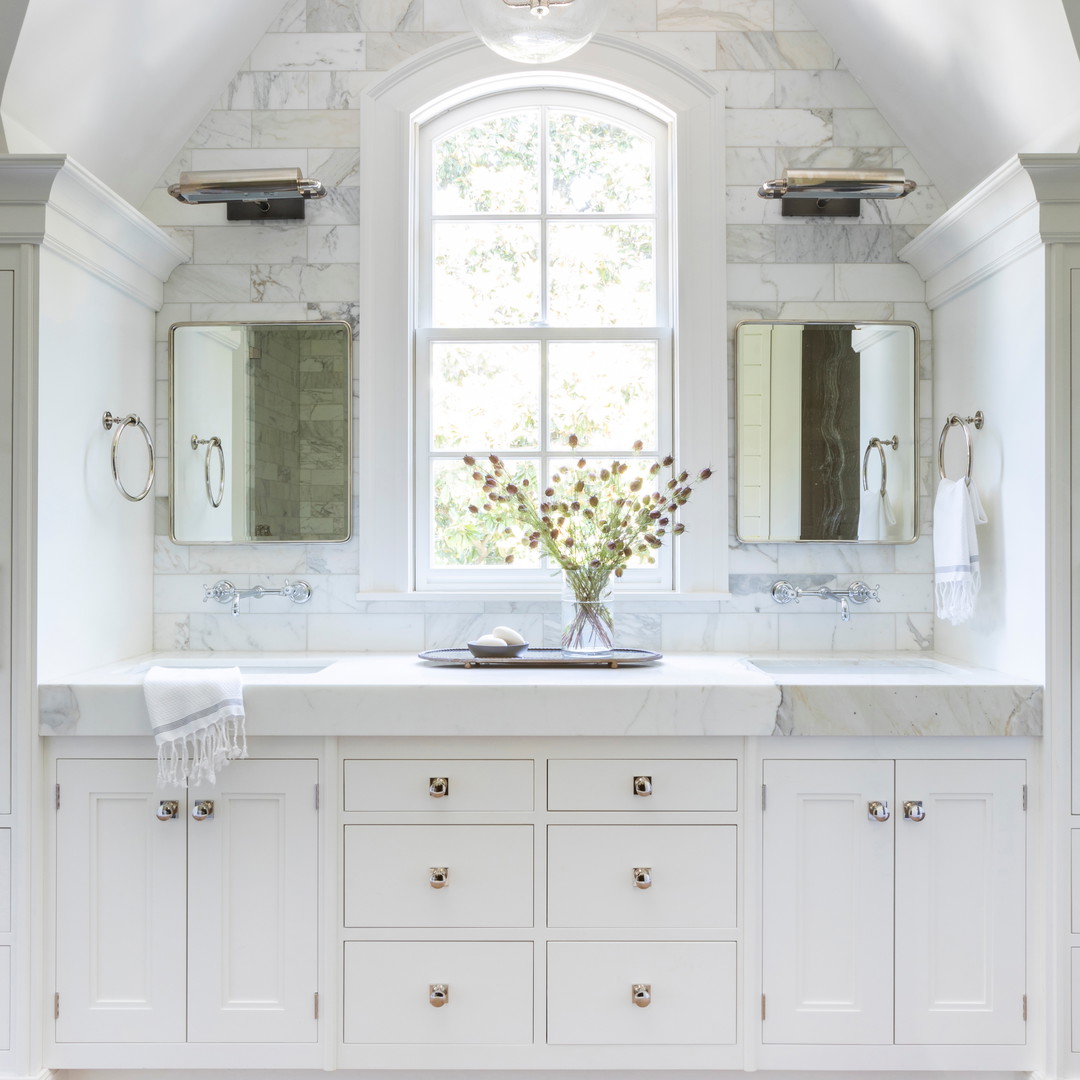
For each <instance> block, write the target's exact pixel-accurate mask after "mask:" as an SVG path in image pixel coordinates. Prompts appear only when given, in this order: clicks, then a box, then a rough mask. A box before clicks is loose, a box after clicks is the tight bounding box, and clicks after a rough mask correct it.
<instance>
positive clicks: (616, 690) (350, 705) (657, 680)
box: [39, 652, 1043, 737]
mask: <svg viewBox="0 0 1080 1080" xmlns="http://www.w3.org/2000/svg"><path fill="white" fill-rule="evenodd" d="M891 655H892V657H894V658H895V666H894V667H890V658H889V656H883V654H875V661H876V663H874V664H873V665H872V666H870V667H866V666H865V663H866V661H865V658H862V659H860V658H858V657H851V658H848V660H847V661H846V666H845V660H844V658H843V657H837V656H835V655H833V656H830V657H828V658H827V660H828V662H829V663H828V666H826V667H825V668H820V667H818V668H814V663H813V661H812V662H811V664H809V665H807V666H808V667H809V668H810V671H809V673H808V672H807V671H803V672H801V673H800V672H799V671H798V670H786V671H781V672H780V673H778V674H767V673H766V672H764V671H762V670H761V669H759V668H757V667H755V666H753V664H752V663H751V662H750V661H749V658H748V657H747V656H746V655H745V654H738V653H701V652H698V653H682V654H674V655H669V656H665V657H664V659H663V660H661V661H659V662H657V663H655V664H649V665H645V666H641V667H623V668H619V669H618V670H610V669H608V668H604V667H573V668H571V667H553V668H513V669H511V668H501V667H479V668H469V669H466V668H463V667H448V666H442V665H437V664H432V663H427V662H425V661H422V660H419V659H418V658H417V657H416V655H415V654H412V653H408V654H401V653H365V654H356V653H353V654H345V653H326V654H316V653H297V652H291V653H266V652H260V653H247V654H243V653H235V654H224V655H223V654H221V653H205V654H201V655H200V654H198V653H192V652H182V653H176V652H171V653H153V654H148V655H146V656H142V657H137V658H133V659H131V660H127V661H122V662H120V663H116V664H111V665H107V666H105V667H102V668H97V669H95V670H92V671H88V672H83V673H80V674H77V675H73V676H70V677H66V678H63V679H56V680H54V681H52V682H49V683H47V684H43V685H42V686H41V687H40V688H39V691H40V708H39V713H40V716H39V719H40V730H41V734H43V735H94V736H131V735H136V736H137V735H149V721H148V718H147V715H146V709H145V705H144V703H143V694H142V682H143V677H144V675H145V673H146V671H147V670H148V668H149V667H150V666H151V665H153V664H162V665H165V666H170V665H172V666H185V667H198V666H200V664H202V665H205V666H207V667H223V666H229V665H230V664H236V665H238V666H240V668H241V672H242V678H243V682H244V704H245V707H246V710H247V727H248V734H249V735H252V736H258V735H274V736H282V735H285V736H288V735H303V736H311V735H321V736H350V735H379V736H384V735H403V736H447V735H451V736H452V735H461V736H502V735H528V736H566V735H592V736H610V737H618V736H642V735H644V736H649V735H656V736H671V735H691V736H693V735H699V736H700V735H709V736H717V735H733V736H770V735H775V736H814V735H819V736H820V735H832V736H852V735H856V736H865V735H870V736H894V735H904V736H910V735H924V736H925V735H929V736H1024V735H1028V736H1031V735H1036V736H1037V735H1041V734H1042V708H1043V705H1042V702H1043V691H1042V687H1041V686H1040V685H1039V684H1037V683H1033V682H1031V681H1030V680H1025V679H1021V678H1018V677H1015V676H1010V675H1007V674H1004V673H1001V672H996V671H990V670H987V669H984V668H977V667H972V666H970V665H967V664H963V663H960V662H958V661H953V660H950V659H948V658H939V657H932V658H928V657H926V655H925V654H922V656H921V658H920V659H921V660H922V661H923V666H921V667H920V666H916V665H914V664H912V662H911V654H910V653H907V654H904V653H895V654H891ZM771 659H773V660H781V661H783V660H784V658H783V657H780V656H774V657H772V658H771ZM788 659H790V658H788ZM822 659H826V658H819V659H818V662H820V660H822ZM837 660H839V661H840V664H839V665H837V664H836V663H835V662H836V661H837ZM882 661H883V662H882ZM795 667H796V668H797V667H798V665H795Z"/></svg>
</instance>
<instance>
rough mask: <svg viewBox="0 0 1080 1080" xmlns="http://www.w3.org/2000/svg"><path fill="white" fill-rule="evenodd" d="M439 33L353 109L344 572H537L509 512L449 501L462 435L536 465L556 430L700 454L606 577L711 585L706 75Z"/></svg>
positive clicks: (715, 525)
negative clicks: (348, 557) (686, 522)
mask: <svg viewBox="0 0 1080 1080" xmlns="http://www.w3.org/2000/svg"><path fill="white" fill-rule="evenodd" d="M442 52H443V55H442V56H441V57H439V58H438V59H432V58H431V57H428V58H427V59H426V60H425V61H423V62H422V61H419V60H418V61H415V62H413V63H412V64H411V65H406V66H405V67H404V68H402V69H399V71H397V72H395V73H392V74H391V75H390V76H387V77H386V79H385V80H384V81H383V82H382V83H381V84H378V85H377V86H375V87H374V88H373V89H372V90H371V91H369V96H368V99H367V103H366V105H365V108H364V113H363V115H362V118H361V122H362V125H364V130H363V131H362V136H363V138H364V143H365V153H364V162H363V165H364V169H365V173H364V183H363V185H362V189H361V190H362V198H363V200H364V213H363V221H364V226H363V229H364V230H365V232H366V235H364V237H363V239H364V241H365V245H364V258H365V259H366V265H365V269H364V280H365V288H364V292H363V295H362V304H361V307H362V310H361V328H362V332H363V333H362V339H361V345H360V348H359V350H358V354H359V355H358V360H359V366H360V368H361V398H362V401H361V420H360V429H359V434H358V441H357V445H358V450H359V454H360V458H361V462H360V472H359V476H360V482H359V490H360V515H359V523H360V524H359V530H358V531H359V533H360V545H361V551H362V558H361V585H360V588H361V591H362V593H367V594H378V595H385V594H386V593H387V592H393V593H398V594H403V593H408V592H410V591H415V592H417V593H419V594H424V595H427V596H430V595H431V594H432V593H438V592H443V591H445V592H448V593H456V594H460V593H461V592H469V591H473V592H476V593H491V592H499V593H500V594H501V595H506V594H508V593H515V592H523V593H528V592H546V591H552V590H554V589H555V588H556V585H555V583H554V581H553V576H552V568H550V567H547V566H545V565H544V563H543V561H542V560H541V558H540V557H539V556H538V555H537V554H536V553H535V552H530V551H529V549H528V548H525V547H522V546H521V544H520V542H519V537H518V536H517V535H515V533H514V531H513V529H512V528H511V531H510V533H509V534H503V533H501V532H499V531H498V529H497V528H496V527H495V526H496V522H495V519H494V518H493V517H489V516H488V515H485V513H484V512H483V510H481V513H480V514H478V515H474V514H471V513H470V511H469V509H468V507H469V504H470V503H473V504H474V505H475V504H476V503H477V496H478V488H477V486H476V485H475V482H474V481H473V480H472V479H471V477H470V475H469V470H468V469H467V468H465V467H464V466H463V463H462V456H463V455H464V454H465V453H470V454H473V455H474V456H480V455H486V454H488V453H497V454H498V455H499V457H500V458H502V459H504V460H505V461H507V462H508V463H509V464H511V466H512V467H513V468H514V469H515V470H519V471H520V472H521V473H522V475H527V476H529V477H531V478H535V481H536V482H540V481H541V480H546V479H547V478H548V477H549V476H550V475H551V473H552V472H553V471H554V470H556V469H557V468H558V467H559V463H560V461H565V460H567V458H568V456H569V454H570V453H571V451H570V449H569V446H568V438H569V436H570V435H575V436H576V437H577V440H578V446H577V449H576V450H575V451H574V452H573V456H574V458H575V459H576V458H577V457H578V456H579V455H580V456H583V457H586V458H588V459H589V460H590V462H592V461H597V462H600V461H603V460H604V459H609V460H610V459H611V458H618V459H620V460H623V461H629V460H634V457H635V455H634V451H633V446H634V443H635V442H636V441H640V442H641V443H642V444H643V448H642V450H641V451H640V453H639V454H638V455H637V458H636V462H637V466H638V467H640V468H642V469H647V468H648V466H649V464H650V463H651V462H652V461H655V460H657V459H658V458H661V457H663V456H664V455H665V454H667V453H668V452H669V451H674V452H675V454H676V456H677V458H678V460H679V461H680V463H682V464H684V465H685V466H686V467H688V468H692V469H699V468H702V467H704V466H705V465H709V466H711V467H712V468H713V470H714V475H715V476H716V477H717V479H718V480H719V483H714V482H713V481H710V484H709V485H706V489H707V488H709V487H711V488H712V491H707V490H706V489H703V493H704V495H705V497H704V498H702V499H701V500H700V502H699V503H698V505H696V506H695V507H694V511H695V512H694V520H693V522H691V524H690V531H689V532H688V533H687V536H686V537H684V538H682V539H681V540H680V542H679V547H680V549H681V550H680V551H679V552H677V553H676V556H677V557H678V559H679V562H677V561H676V560H675V559H673V558H672V552H671V550H670V549H669V548H665V549H664V550H663V552H662V558H661V559H659V560H658V561H657V563H656V564H654V565H645V564H642V565H640V566H634V567H631V568H630V569H629V570H628V573H627V575H626V578H625V579H624V583H623V584H624V586H625V587H627V588H629V589H635V588H640V589H642V590H652V591H655V590H666V591H686V592H694V593H702V592H716V591H720V590H722V589H723V588H725V586H726V550H727V545H726V542H725V539H724V538H726V535H727V525H726V518H727V505H726V503H727V499H726V472H727V470H726V468H724V467H723V462H722V458H723V457H724V456H725V455H726V449H727V436H726V393H725V390H726V359H725V349H724V314H723V313H724V301H723V289H722V273H721V270H722V266H723V250H722V248H723V244H722V230H721V229H720V227H719V225H720V222H721V221H722V208H721V207H720V206H719V205H718V200H720V199H721V198H722V192H723V185H722V171H721V168H720V164H719V160H720V145H721V144H720V139H719V127H720V123H721V117H722V105H721V102H720V99H719V96H718V95H717V94H716V93H715V92H714V91H713V89H712V88H711V87H710V86H708V85H707V84H705V83H704V82H703V81H702V80H701V78H700V76H697V75H694V74H692V73H689V72H685V71H683V70H681V69H679V67H678V65H677V64H676V63H675V62H674V61H672V60H670V59H661V58H658V57H655V56H653V55H652V54H647V53H646V51H645V50H642V49H640V48H639V47H637V46H633V45H631V44H629V43H623V42H619V43H618V44H617V46H613V44H611V43H607V44H605V43H603V42H596V41H594V42H593V43H592V44H590V45H589V46H588V47H587V48H586V49H584V50H582V53H581V54H578V55H576V56H575V57H572V58H570V60H569V61H566V62H564V63H563V65H561V67H564V68H569V69H571V70H560V71H555V72H553V71H548V70H546V69H536V70H524V71H523V70H522V69H521V68H520V67H519V66H517V65H512V64H509V63H508V62H506V61H503V60H502V59H501V58H498V57H495V56H494V54H492V53H490V52H489V51H488V50H486V49H483V48H479V47H476V46H475V44H468V43H466V44H462V43H457V44H455V45H453V46H450V47H447V48H445V49H444V50H442ZM573 69H576V70H573ZM463 71H468V72H469V74H470V79H469V81H468V82H463V81H462V80H461V75H460V73H461V72H463ZM601 72H602V75H601ZM455 73H456V74H455ZM619 75H624V76H625V81H623V79H620V78H617V76H619ZM677 209H678V213H677V212H676V211H677ZM403 404H404V405H405V408H406V410H407V411H406V412H404V413H403V412H402V406H403ZM365 459H366V460H365ZM718 466H719V467H718ZM697 499H698V496H695V500H697ZM405 523H407V524H405ZM695 533H697V535H696V536H695ZM691 537H694V539H693V540H691V539H690V538H691ZM508 555H513V556H514V558H513V561H512V563H511V562H508V561H507V556H508ZM680 564H681V565H680Z"/></svg>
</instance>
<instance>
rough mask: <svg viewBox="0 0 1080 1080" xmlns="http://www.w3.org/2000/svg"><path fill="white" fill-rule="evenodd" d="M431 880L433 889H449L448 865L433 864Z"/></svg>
mask: <svg viewBox="0 0 1080 1080" xmlns="http://www.w3.org/2000/svg"><path fill="white" fill-rule="evenodd" d="M429 882H430V884H431V887H432V888H433V889H449V888H450V868H449V867H447V866H433V867H432V868H431V877H430V879H429Z"/></svg>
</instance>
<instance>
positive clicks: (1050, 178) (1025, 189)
mask: <svg viewBox="0 0 1080 1080" xmlns="http://www.w3.org/2000/svg"><path fill="white" fill-rule="evenodd" d="M1071 242H1080V154H1020V155H1018V156H1016V157H1014V158H1010V159H1009V160H1008V161H1007V162H1005V164H1004V165H1002V166H1001V167H1000V168H999V169H997V170H996V171H995V172H993V173H991V174H990V176H988V177H987V178H986V179H985V180H984V181H983V182H982V183H981V184H979V185H978V186H977V187H975V188H973V189H972V190H971V191H970V192H969V193H968V194H967V195H965V196H964V197H963V198H962V199H961V200H960V201H959V202H957V203H956V204H955V205H953V206H952V207H950V208H949V209H948V210H947V211H946V212H945V213H944V214H942V216H941V217H940V218H938V220H937V221H935V222H934V223H933V224H932V225H930V226H929V227H928V228H926V229H925V230H923V232H921V233H920V234H919V235H918V236H917V237H915V239H914V240H912V241H911V243H909V244H907V245H906V246H905V247H904V248H903V249H902V250H901V251H900V253H899V254H900V258H901V259H902V260H903V261H904V262H908V263H910V264H911V265H912V266H914V267H915V269H916V270H917V271H918V272H919V275H920V276H921V277H922V279H923V280H924V281H925V282H926V301H927V303H928V304H929V306H930V308H931V309H933V308H937V307H940V306H941V305H942V304H944V303H946V302H947V301H948V300H950V299H952V297H954V296H957V295H959V294H960V293H962V292H964V291H965V290H966V289H970V288H971V287H972V286H973V285H975V284H977V283H978V282H980V281H982V280H984V279H985V278H987V277H990V276H991V275H993V274H995V273H997V272H998V271H1000V270H1001V269H1002V268H1003V267H1005V266H1008V265H1009V264H1010V263H1012V262H1015V261H1016V260H1017V259H1019V258H1022V257H1023V256H1024V255H1027V254H1029V253H1030V252H1032V251H1035V250H1038V249H1039V248H1041V247H1043V246H1045V245H1046V244H1054V243H1071Z"/></svg>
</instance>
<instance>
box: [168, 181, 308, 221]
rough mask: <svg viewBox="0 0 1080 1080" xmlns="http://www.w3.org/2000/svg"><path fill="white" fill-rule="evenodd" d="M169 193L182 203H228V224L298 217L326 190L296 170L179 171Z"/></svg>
mask: <svg viewBox="0 0 1080 1080" xmlns="http://www.w3.org/2000/svg"><path fill="white" fill-rule="evenodd" d="M168 191H169V194H170V195H171V196H172V197H173V198H174V199H178V200H179V201H180V202H182V203H188V204H191V205H198V204H200V203H220V202H223V203H228V208H227V211H226V216H227V217H228V220H229V221H265V220H266V219H267V218H272V219H275V220H284V219H290V218H294V219H295V218H302V217H303V216H304V205H305V202H306V200H308V199H321V198H323V197H324V196H325V195H326V188H325V187H324V186H323V184H322V182H321V181H319V180H313V179H309V178H306V177H305V176H304V175H303V173H302V172H301V170H300V169H220V170H215V171H211V172H182V173H181V174H180V180H179V182H178V183H175V184H170V185H169V189H168Z"/></svg>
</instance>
